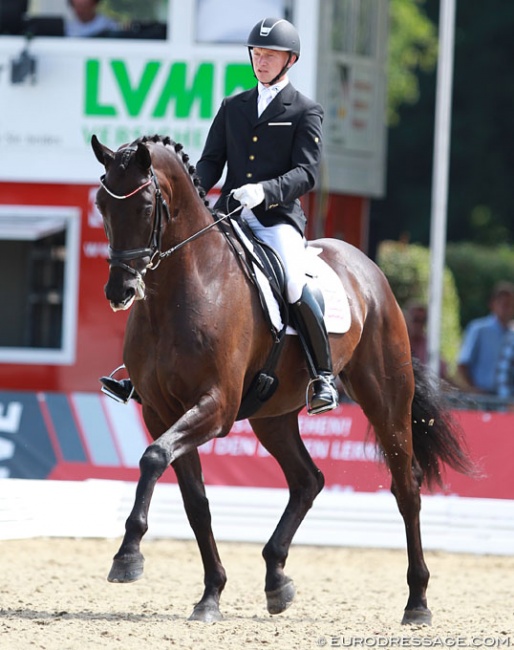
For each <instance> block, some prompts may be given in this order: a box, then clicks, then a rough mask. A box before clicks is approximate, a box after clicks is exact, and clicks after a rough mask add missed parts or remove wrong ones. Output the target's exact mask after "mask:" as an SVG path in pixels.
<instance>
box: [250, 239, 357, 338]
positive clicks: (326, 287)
mask: <svg viewBox="0 0 514 650" xmlns="http://www.w3.org/2000/svg"><path fill="white" fill-rule="evenodd" d="M307 252H308V258H309V263H308V268H307V272H306V281H307V282H309V284H313V283H316V284H317V286H318V287H319V289H320V290H321V293H322V294H323V299H324V300H325V326H326V328H327V331H328V332H330V333H332V334H344V333H345V332H347V331H348V330H349V329H350V325H351V313H350V304H349V302H348V295H347V293H346V291H345V288H344V287H343V283H342V282H341V280H340V278H339V276H338V275H337V274H336V273H335V271H334V270H333V269H332V268H331V267H330V266H329V265H328V264H327V263H326V262H325V261H323V260H322V259H321V258H320V257H319V254H320V253H321V249H320V248H314V247H309V248H308V249H307ZM254 270H255V275H256V277H257V282H258V283H259V285H260V287H261V289H262V292H263V295H264V297H265V300H266V304H267V306H268V310H269V314H270V317H271V321H272V323H273V325H274V326H275V327H276V328H277V329H282V327H283V323H282V317H281V315H280V310H279V306H278V303H277V301H276V300H275V297H274V296H273V293H272V291H271V288H270V286H269V282H268V280H267V278H266V276H265V275H264V274H263V273H262V271H261V270H260V269H259V268H258V267H257V266H256V265H255V264H254ZM286 332H287V333H288V334H296V331H295V330H294V329H293V328H292V327H291V326H288V328H287V330H286Z"/></svg>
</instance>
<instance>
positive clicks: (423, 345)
mask: <svg viewBox="0 0 514 650" xmlns="http://www.w3.org/2000/svg"><path fill="white" fill-rule="evenodd" d="M404 314H405V322H406V323H407V331H408V332H409V340H410V348H411V353H412V356H413V357H416V359H419V361H421V363H423V364H424V365H425V366H426V365H427V364H428V342H427V329H426V328H427V315H428V314H427V308H426V305H425V304H424V303H422V302H418V301H410V302H408V303H407V306H406V308H405V310H404ZM439 376H440V377H441V378H443V379H445V380H446V381H449V377H448V367H447V365H446V363H445V362H444V361H443V360H442V359H441V360H440V361H439Z"/></svg>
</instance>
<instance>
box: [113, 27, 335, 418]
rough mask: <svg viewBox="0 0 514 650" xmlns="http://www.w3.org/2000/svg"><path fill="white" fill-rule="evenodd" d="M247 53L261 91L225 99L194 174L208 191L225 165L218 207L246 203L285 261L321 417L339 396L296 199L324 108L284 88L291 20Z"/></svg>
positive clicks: (292, 54) (307, 180) (294, 46)
mask: <svg viewBox="0 0 514 650" xmlns="http://www.w3.org/2000/svg"><path fill="white" fill-rule="evenodd" d="M247 47H248V51H249V54H250V61H251V64H252V67H253V71H254V75H255V77H256V78H257V80H258V85H257V87H255V88H253V89H252V90H249V91H245V92H242V93H240V94H238V95H235V96H232V97H229V98H225V99H224V100H223V102H222V104H221V107H220V109H219V111H218V113H217V115H216V117H215V118H214V122H213V123H212V126H211V128H210V130H209V133H208V136H207V140H206V143H205V147H204V150H203V153H202V156H201V158H200V160H199V161H198V164H197V173H198V175H199V177H200V181H201V184H202V187H203V188H204V189H205V190H206V191H209V190H210V189H211V188H212V187H213V186H214V185H215V184H216V183H217V182H218V180H219V179H220V178H221V176H222V173H223V170H224V168H225V165H227V175H226V180H225V182H224V185H223V187H222V190H221V196H220V198H219V200H218V202H217V203H216V206H215V208H217V209H224V208H227V206H228V209H229V210H233V209H234V208H236V207H237V205H239V204H241V205H243V210H242V213H241V215H242V218H243V219H244V220H245V221H246V222H247V223H248V225H249V226H250V228H251V229H252V230H253V232H254V233H255V234H256V235H257V236H258V237H259V238H260V239H262V240H263V241H264V242H266V243H267V244H268V245H270V246H271V247H272V248H274V249H275V250H276V251H277V253H278V254H279V256H280V258H281V259H282V262H283V265H284V270H285V275H286V298H287V301H288V302H289V304H290V309H291V315H292V318H293V321H294V325H295V326H296V328H297V330H298V332H299V334H300V336H301V339H302V342H303V344H304V345H305V346H306V348H307V354H308V356H309V357H310V359H311V362H312V363H311V364H309V365H310V366H313V368H312V369H311V374H312V375H313V377H312V379H313V381H312V394H311V395H310V398H309V404H308V405H307V406H308V412H309V413H312V414H314V413H323V412H324V411H328V410H331V409H333V408H335V407H336V406H337V405H338V393H337V389H336V387H335V382H334V377H333V371H332V360H331V355H330V345H329V341H328V334H327V331H326V328H325V324H324V320H323V313H322V310H321V307H320V305H319V303H318V301H317V300H316V298H315V297H314V295H313V293H312V292H311V290H310V288H309V286H308V285H307V284H306V278H305V269H306V259H305V258H306V242H305V239H304V231H305V224H306V217H305V214H304V212H303V210H302V207H301V204H300V201H299V198H300V197H301V196H302V195H303V194H305V193H306V192H308V191H310V190H312V188H313V187H314V185H315V182H316V179H317V176H318V169H319V164H320V158H321V142H322V131H321V123H322V119H323V109H322V108H321V106H320V105H319V104H317V103H315V102H313V101H312V100H310V99H308V98H307V97H305V96H304V95H302V94H301V93H299V92H298V91H297V90H296V89H295V88H294V87H293V85H292V84H291V83H290V82H289V78H288V75H287V73H288V70H289V69H290V68H291V66H292V65H294V63H296V61H297V60H298V58H299V56H300V37H299V35H298V32H297V30H296V29H295V27H294V26H293V25H292V24H291V23H290V22H288V21H287V20H283V19H276V18H265V19H264V20H262V21H260V22H259V23H258V24H257V25H255V27H254V28H253V29H252V31H251V32H250V35H249V37H248V42H247ZM236 201H237V202H239V203H236ZM103 379H105V378H103ZM115 384H118V383H117V382H115V380H113V379H110V384H109V388H110V389H111V390H112V392H115V393H116V394H118V395H119V396H121V392H119V391H118V387H119V388H120V389H123V391H124V392H126V391H127V389H128V390H130V388H131V386H130V384H129V383H128V380H124V381H123V382H121V383H120V384H118V386H116V385H115ZM124 396H126V395H124Z"/></svg>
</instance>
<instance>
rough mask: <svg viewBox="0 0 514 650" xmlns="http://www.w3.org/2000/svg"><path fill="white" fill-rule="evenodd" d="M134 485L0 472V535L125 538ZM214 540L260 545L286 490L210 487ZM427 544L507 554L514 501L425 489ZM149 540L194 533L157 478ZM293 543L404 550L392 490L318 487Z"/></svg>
mask: <svg viewBox="0 0 514 650" xmlns="http://www.w3.org/2000/svg"><path fill="white" fill-rule="evenodd" d="M135 487H136V486H135V483H128V482H122V481H111V480H87V481H52V480H46V481H38V480H24V479H0V539H21V538H29V537H99V538H113V537H121V535H122V534H123V532H124V524H125V519H126V518H127V516H128V514H129V512H130V509H131V507H132V504H133V501H134V495H135ZM207 496H208V498H209V502H210V506H211V512H212V519H213V529H214V534H215V536H216V539H217V540H218V541H234V542H256V543H265V542H266V541H267V539H268V538H269V536H270V535H271V533H272V532H273V530H274V528H275V526H276V524H277V522H278V520H279V517H280V515H281V513H282V511H283V509H284V507H285V505H286V503H287V498H288V493H287V490H284V489H267V488H264V489H263V488H242V487H237V488H234V487H232V488H231V487H220V486H207ZM421 526H422V535H423V542H424V547H425V549H426V550H441V551H450V552H458V553H477V554H493V555H494V554H496V555H511V554H513V553H514V501H512V500H508V499H475V498H465V497H454V496H428V495H426V496H424V497H423V499H422V513H421ZM146 537H147V538H154V539H155V538H173V539H193V534H192V531H191V529H190V527H189V524H188V522H187V519H186V517H185V514H184V509H183V505H182V499H181V496H180V492H179V489H178V487H177V486H176V485H174V484H164V483H163V484H158V485H157V487H156V490H155V493H154V498H153V501H152V505H151V508H150V516H149V531H148V533H147V535H146ZM294 541H295V543H296V544H308V545H319V546H348V547H363V548H365V547H373V548H399V549H403V548H405V534H404V528H403V522H402V520H401V516H400V514H399V512H398V509H397V507H396V502H395V500H394V497H393V496H392V495H391V494H389V493H388V492H378V493H357V492H351V491H337V490H325V491H324V492H322V493H321V494H320V495H319V496H318V498H317V499H316V502H315V504H314V506H313V508H312V509H311V511H310V512H309V513H308V515H307V517H306V519H305V520H304V522H303V524H302V526H301V527H300V530H299V531H298V533H297V535H296V536H295V540H294Z"/></svg>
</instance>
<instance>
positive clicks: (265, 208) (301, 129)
mask: <svg viewBox="0 0 514 650" xmlns="http://www.w3.org/2000/svg"><path fill="white" fill-rule="evenodd" d="M322 119H323V109H322V107H321V106H320V105H319V104H317V103H316V102H314V101H312V100H311V99H309V98H307V97H305V96H304V95H302V94H301V93H300V92H298V91H297V90H296V89H295V88H294V87H293V86H292V85H291V83H288V84H287V86H286V87H285V88H283V89H282V90H281V91H280V92H279V93H278V95H277V96H276V97H275V98H274V99H273V100H272V101H271V103H270V104H269V105H268V107H267V108H266V110H265V111H264V112H263V113H262V115H261V116H260V117H257V88H253V89H252V90H248V91H246V92H243V93H240V94H239V95H235V96H233V97H228V98H226V99H224V100H223V102H222V104H221V107H220V109H219V111H218V113H217V115H216V117H215V118H214V121H213V123H212V126H211V128H210V130H209V134H208V136H207V140H206V143H205V147H204V150H203V153H202V156H201V158H200V160H199V161H198V164H197V166H196V168H197V172H198V175H199V177H200V181H201V184H202V186H203V188H204V189H205V190H206V191H209V190H210V189H211V188H212V187H213V186H214V185H215V184H216V183H217V182H218V181H219V179H220V178H221V176H222V173H223V169H224V167H225V164H227V176H226V180H225V183H224V184H223V187H222V190H221V196H220V198H219V200H218V201H217V203H216V206H215V207H216V208H218V209H220V210H226V209H227V196H228V195H229V193H230V191H231V190H233V189H236V188H238V187H241V185H245V184H247V183H261V184H262V186H263V188H264V194H265V199H264V202H263V203H261V204H260V205H258V206H257V207H255V208H253V212H254V214H255V216H256V217H257V218H258V219H259V221H260V222H261V223H262V224H263V225H265V226H270V225H274V224H277V223H284V222H285V223H293V224H294V225H295V226H296V227H297V228H298V229H299V230H300V232H301V233H302V234H303V232H304V230H305V223H306V218H305V214H304V212H303V210H302V207H301V205H300V201H299V198H300V197H301V196H302V195H303V194H305V193H307V192H309V191H310V190H312V189H313V187H314V186H315V183H316V180H317V176H318V169H319V165H320V159H321V144H322V137H321V123H322ZM238 205H239V203H238V202H237V201H235V199H233V198H232V197H230V199H229V204H228V209H229V210H233V209H235V208H236V207H237V206H238Z"/></svg>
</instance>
